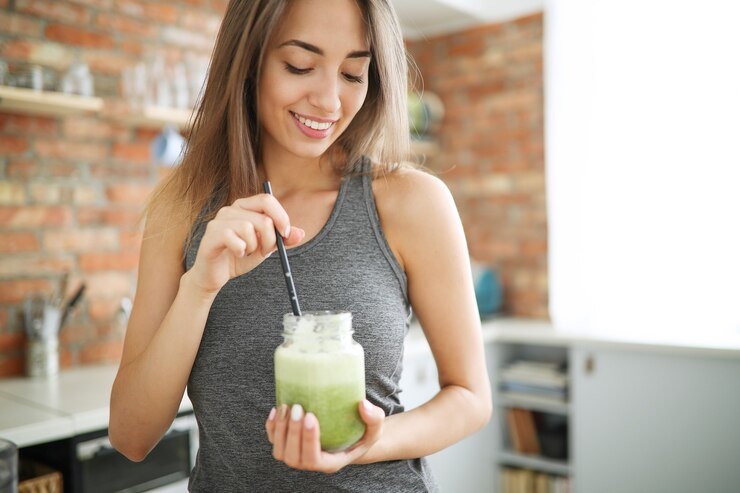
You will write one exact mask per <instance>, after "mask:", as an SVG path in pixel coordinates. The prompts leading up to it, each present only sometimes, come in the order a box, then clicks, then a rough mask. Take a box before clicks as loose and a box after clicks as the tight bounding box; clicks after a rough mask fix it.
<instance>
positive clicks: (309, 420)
mask: <svg viewBox="0 0 740 493" xmlns="http://www.w3.org/2000/svg"><path fill="white" fill-rule="evenodd" d="M303 424H304V426H305V427H306V429H307V430H313V429H314V427H315V426H316V416H314V415H313V413H306V419H304V420H303Z"/></svg>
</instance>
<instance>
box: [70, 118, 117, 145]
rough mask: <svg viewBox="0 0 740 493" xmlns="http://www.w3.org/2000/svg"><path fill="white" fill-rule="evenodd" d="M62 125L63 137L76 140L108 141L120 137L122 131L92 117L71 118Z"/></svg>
mask: <svg viewBox="0 0 740 493" xmlns="http://www.w3.org/2000/svg"><path fill="white" fill-rule="evenodd" d="M62 123H63V126H62V134H63V136H64V137H65V138H67V139H75V140H86V141H89V140H108V139H111V138H113V137H114V136H117V135H120V133H121V130H122V129H121V128H120V127H118V128H117V127H115V126H114V125H113V124H111V123H109V122H107V121H105V120H100V119H99V118H95V117H90V116H70V117H67V118H65V119H64V120H63V122H62ZM126 133H128V132H127V131H126Z"/></svg>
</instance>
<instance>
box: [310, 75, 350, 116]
mask: <svg viewBox="0 0 740 493" xmlns="http://www.w3.org/2000/svg"><path fill="white" fill-rule="evenodd" d="M339 89H340V86H339V81H338V80H337V77H331V76H329V77H322V78H321V79H319V80H317V82H316V86H315V87H314V88H313V90H312V91H311V94H310V96H309V99H308V102H309V103H310V104H311V105H312V106H315V107H316V108H318V109H320V110H321V111H322V113H323V114H324V115H326V116H335V115H336V114H337V113H339V108H340V107H341V106H342V103H341V101H340V99H339ZM317 116H318V115H317Z"/></svg>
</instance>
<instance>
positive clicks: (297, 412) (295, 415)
mask: <svg viewBox="0 0 740 493" xmlns="http://www.w3.org/2000/svg"><path fill="white" fill-rule="evenodd" d="M302 417H303V408H302V407H301V405H300V404H293V409H291V411H290V419H292V420H293V421H298V420H299V419H301V418H302Z"/></svg>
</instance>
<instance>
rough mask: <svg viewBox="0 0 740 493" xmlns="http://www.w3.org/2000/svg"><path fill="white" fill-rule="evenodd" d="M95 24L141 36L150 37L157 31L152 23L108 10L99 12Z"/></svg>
mask: <svg viewBox="0 0 740 493" xmlns="http://www.w3.org/2000/svg"><path fill="white" fill-rule="evenodd" d="M94 25H95V27H98V28H101V29H103V30H106V31H109V32H117V33H125V34H133V35H135V36H136V37H139V38H141V37H144V38H150V37H152V36H154V35H155V33H156V30H155V28H154V26H153V25H152V24H150V23H147V22H142V21H139V20H136V19H132V18H130V17H126V16H123V15H119V14H113V13H108V12H101V13H100V14H98V16H97V17H96V18H95V23H94Z"/></svg>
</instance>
